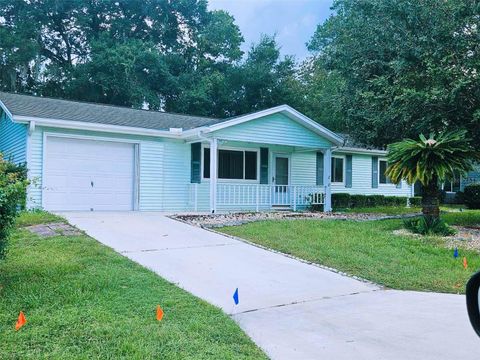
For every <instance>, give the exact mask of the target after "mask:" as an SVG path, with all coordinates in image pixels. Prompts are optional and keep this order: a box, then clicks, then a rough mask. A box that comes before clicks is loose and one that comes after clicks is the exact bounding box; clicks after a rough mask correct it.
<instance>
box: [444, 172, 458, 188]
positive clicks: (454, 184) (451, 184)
mask: <svg viewBox="0 0 480 360" xmlns="http://www.w3.org/2000/svg"><path fill="white" fill-rule="evenodd" d="M443 190H445V191H447V192H457V191H460V174H459V173H455V176H454V177H453V179H447V180H445V182H444V183H443Z"/></svg>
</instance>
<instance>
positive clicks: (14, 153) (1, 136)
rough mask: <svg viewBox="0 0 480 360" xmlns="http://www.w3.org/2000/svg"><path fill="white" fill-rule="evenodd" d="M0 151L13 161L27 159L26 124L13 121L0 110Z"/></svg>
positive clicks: (22, 161) (17, 161)
mask: <svg viewBox="0 0 480 360" xmlns="http://www.w3.org/2000/svg"><path fill="white" fill-rule="evenodd" d="M0 152H1V153H2V154H3V156H4V158H5V159H7V160H11V161H13V162H15V163H24V162H26V161H27V125H25V124H17V123H14V122H13V121H12V120H11V119H10V118H9V117H8V116H7V115H6V114H5V112H3V111H2V115H1V117H0Z"/></svg>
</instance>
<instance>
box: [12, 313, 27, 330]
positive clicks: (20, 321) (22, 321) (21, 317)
mask: <svg viewBox="0 0 480 360" xmlns="http://www.w3.org/2000/svg"><path fill="white" fill-rule="evenodd" d="M26 323H27V319H25V314H24V313H23V311H20V314H19V315H18V319H17V323H16V324H15V331H18V330H20V328H21V327H22V326H23V325H25V324H26Z"/></svg>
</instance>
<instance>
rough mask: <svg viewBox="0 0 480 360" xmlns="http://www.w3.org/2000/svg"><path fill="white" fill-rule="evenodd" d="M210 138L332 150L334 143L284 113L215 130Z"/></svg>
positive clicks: (210, 134)
mask: <svg viewBox="0 0 480 360" xmlns="http://www.w3.org/2000/svg"><path fill="white" fill-rule="evenodd" d="M209 137H217V138H219V139H224V140H232V141H245V142H253V143H265V144H277V145H288V146H296V147H309V148H330V147H331V146H332V142H331V141H330V140H328V139H327V138H326V137H324V136H321V135H319V134H318V133H316V132H314V131H312V130H311V129H308V128H307V127H306V126H304V125H302V124H301V122H298V121H295V120H292V119H291V118H289V117H288V116H286V115H285V114H283V113H280V112H278V113H274V114H271V115H266V116H263V117H259V118H255V119H252V120H249V121H246V122H241V123H239V124H234V125H231V126H228V127H224V128H222V129H219V130H214V131H212V132H210V133H209Z"/></svg>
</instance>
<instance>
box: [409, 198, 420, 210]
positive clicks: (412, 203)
mask: <svg viewBox="0 0 480 360" xmlns="http://www.w3.org/2000/svg"><path fill="white" fill-rule="evenodd" d="M410 206H415V207H420V206H422V197H421V196H414V197H411V198H410Z"/></svg>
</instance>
